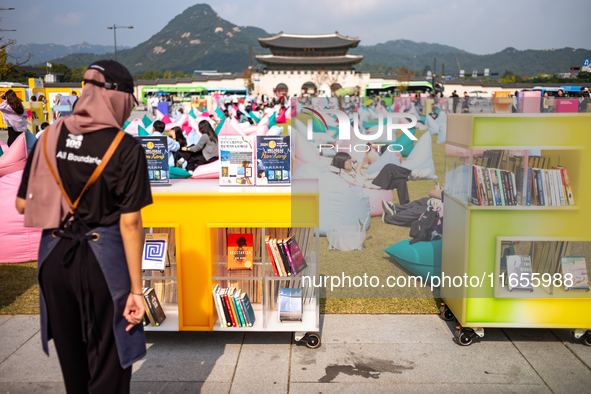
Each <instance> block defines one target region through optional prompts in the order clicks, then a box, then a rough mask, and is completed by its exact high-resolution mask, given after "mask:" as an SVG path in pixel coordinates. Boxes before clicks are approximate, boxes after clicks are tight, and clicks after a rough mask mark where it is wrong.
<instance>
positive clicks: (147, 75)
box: [142, 70, 155, 81]
mask: <svg viewBox="0 0 591 394" xmlns="http://www.w3.org/2000/svg"><path fill="white" fill-rule="evenodd" d="M154 74H155V71H154V70H148V71H146V72H145V73H144V76H143V77H142V79H144V80H147V81H150V80H152V79H155V78H154Z"/></svg>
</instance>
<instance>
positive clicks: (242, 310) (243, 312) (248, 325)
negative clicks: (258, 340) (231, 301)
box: [236, 297, 252, 327]
mask: <svg viewBox="0 0 591 394" xmlns="http://www.w3.org/2000/svg"><path fill="white" fill-rule="evenodd" d="M236 303H237V304H238V306H239V307H240V311H241V313H242V316H243V317H244V322H245V323H246V326H247V327H252V322H251V321H250V319H249V318H248V313H246V309H244V303H243V302H242V297H237V298H236Z"/></svg>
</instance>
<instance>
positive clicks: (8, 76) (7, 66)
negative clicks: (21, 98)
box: [0, 37, 38, 82]
mask: <svg viewBox="0 0 591 394" xmlns="http://www.w3.org/2000/svg"><path fill="white" fill-rule="evenodd" d="M11 45H16V40H4V37H0V81H10V82H20V80H19V81H16V80H14V79H20V78H22V75H21V72H20V71H19V69H18V66H20V65H23V64H25V63H27V62H28V61H29V59H30V58H31V54H29V56H27V59H26V60H25V61H22V62H18V61H17V62H15V63H11V62H9V61H8V56H9V55H8V53H7V52H6V48H8V47H9V46H11ZM34 75H35V76H37V77H38V75H37V74H34ZM27 78H36V77H34V76H31V77H27Z"/></svg>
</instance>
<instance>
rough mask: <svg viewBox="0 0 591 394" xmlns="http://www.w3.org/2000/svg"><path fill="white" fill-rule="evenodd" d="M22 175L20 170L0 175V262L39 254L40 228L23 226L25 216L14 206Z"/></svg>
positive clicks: (22, 259) (15, 260)
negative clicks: (0, 215) (0, 213)
mask: <svg viewBox="0 0 591 394" xmlns="http://www.w3.org/2000/svg"><path fill="white" fill-rule="evenodd" d="M2 157H4V155H3V156H2ZM22 176H23V171H22V170H21V171H16V172H13V173H11V174H8V175H4V176H2V177H0V212H2V226H0V263H23V262H27V261H35V260H37V256H38V254H39V241H40V240H41V229H38V228H29V227H24V220H25V216H24V215H20V214H19V213H18V212H17V211H16V208H15V206H14V201H15V200H16V194H17V192H18V188H19V186H20V183H21V178H22Z"/></svg>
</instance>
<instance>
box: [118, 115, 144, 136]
mask: <svg viewBox="0 0 591 394" xmlns="http://www.w3.org/2000/svg"><path fill="white" fill-rule="evenodd" d="M138 127H144V122H142V120H141V119H137V118H136V119H134V120H132V121H131V122H130V123H129V124H128V125H127V127H126V128H125V130H123V131H125V132H126V133H129V134H131V135H137V133H138Z"/></svg>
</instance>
